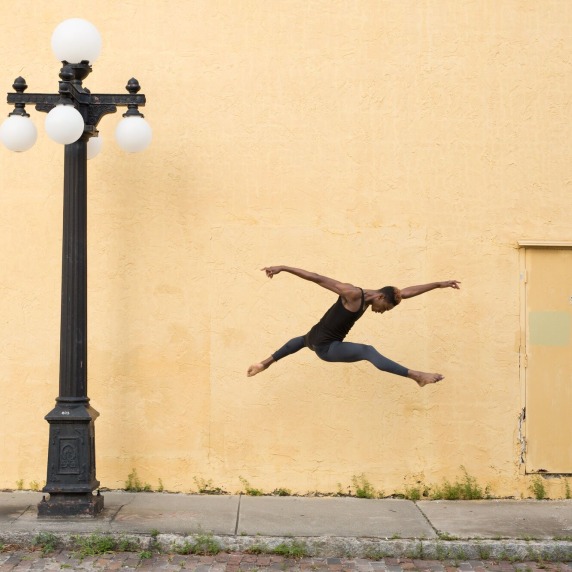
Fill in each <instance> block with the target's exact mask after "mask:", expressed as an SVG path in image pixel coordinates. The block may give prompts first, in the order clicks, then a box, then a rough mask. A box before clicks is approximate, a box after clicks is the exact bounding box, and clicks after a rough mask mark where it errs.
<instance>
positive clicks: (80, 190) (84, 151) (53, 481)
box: [0, 18, 151, 517]
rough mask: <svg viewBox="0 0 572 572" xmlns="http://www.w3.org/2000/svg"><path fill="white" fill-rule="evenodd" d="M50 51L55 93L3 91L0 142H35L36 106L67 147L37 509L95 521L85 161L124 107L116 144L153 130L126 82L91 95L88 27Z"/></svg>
mask: <svg viewBox="0 0 572 572" xmlns="http://www.w3.org/2000/svg"><path fill="white" fill-rule="evenodd" d="M52 49H53V51H54V53H55V54H56V56H57V58H58V59H59V60H60V61H61V62H62V65H63V67H62V68H61V71H60V74H59V77H60V82H59V89H58V93H57V94H43V93H28V94H26V93H25V91H26V89H27V87H28V86H27V85H26V81H25V80H24V79H23V78H21V77H19V78H17V79H16V80H15V82H14V85H13V88H14V92H15V93H9V94H8V103H10V104H13V105H14V110H13V111H12V112H11V113H10V114H9V116H8V119H6V120H5V121H4V123H3V124H2V125H1V126H0V140H1V141H2V142H3V143H4V145H5V146H6V147H8V148H9V149H11V150H12V151H25V150H26V149H29V148H30V147H31V146H32V145H33V144H34V142H35V140H36V135H37V132H36V128H35V127H34V125H33V123H32V121H31V120H30V116H29V114H28V113H27V112H26V108H25V106H26V104H34V105H35V106H36V109H37V110H38V111H43V112H46V113H47V114H48V115H47V117H46V121H45V129H46V131H47V133H48V136H49V137H50V138H51V139H53V140H55V141H56V142H58V143H61V144H63V145H65V155H64V193H63V194H64V209H63V251H62V299H61V330H60V379H59V396H58V397H57V398H56V405H55V407H54V408H53V409H52V410H51V411H50V412H49V413H48V414H47V415H46V417H45V419H46V420H47V421H48V423H49V428H50V431H49V446H48V470H47V481H46V486H45V487H44V488H43V492H45V493H49V495H48V496H44V498H43V500H42V501H41V502H40V503H39V504H38V516H40V517H51V516H58V517H59V516H80V515H81V516H95V515H97V514H99V513H100V512H101V510H102V509H103V504H104V500H103V496H102V495H100V494H99V491H98V492H97V494H94V491H95V490H96V489H97V488H98V487H99V481H98V480H97V479H96V474H95V426H94V421H95V419H96V418H97V417H98V415H99V413H97V411H95V409H93V407H91V405H90V403H89V398H88V396H87V159H88V158H91V157H93V156H95V155H96V154H97V152H98V150H99V148H100V145H99V144H98V143H100V141H101V139H100V137H99V132H98V130H97V126H98V124H99V121H100V119H101V118H102V117H103V116H104V115H106V114H109V113H115V112H116V111H117V107H118V106H124V107H127V112H126V113H125V114H124V115H123V117H124V118H123V120H122V121H121V122H120V123H119V124H118V126H117V129H116V138H117V142H118V143H119V145H120V147H121V148H123V149H124V150H125V151H128V152H135V151H141V150H143V149H144V148H145V147H147V145H148V144H149V143H150V141H151V128H150V127H149V125H148V124H147V122H146V121H145V119H144V118H143V115H142V114H141V113H140V112H139V107H141V106H144V105H145V96H144V95H141V94H139V93H138V92H139V89H140V87H139V83H138V82H137V80H136V79H131V80H129V82H128V84H127V88H126V89H127V91H128V94H105V95H104V94H92V93H91V92H90V91H89V90H88V89H87V88H85V87H84V86H83V83H82V82H83V80H84V79H85V78H86V77H87V76H88V75H89V73H90V72H91V71H92V67H91V64H92V63H93V62H94V61H95V59H96V58H97V56H98V55H99V52H100V49H101V38H100V35H99V32H98V31H97V29H96V28H95V27H94V26H93V25H92V24H90V23H89V22H87V21H85V20H82V19H79V18H73V19H70V20H65V21H64V22H62V23H61V24H60V25H59V26H58V27H57V28H56V29H55V31H54V33H53V35H52Z"/></svg>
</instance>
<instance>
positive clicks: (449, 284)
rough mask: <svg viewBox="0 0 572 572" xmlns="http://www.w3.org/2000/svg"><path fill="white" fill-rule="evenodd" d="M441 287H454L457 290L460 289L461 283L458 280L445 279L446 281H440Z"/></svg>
mask: <svg viewBox="0 0 572 572" xmlns="http://www.w3.org/2000/svg"><path fill="white" fill-rule="evenodd" d="M439 288H454V289H455V290H460V289H461V283H460V282H459V281H458V280H445V282H439Z"/></svg>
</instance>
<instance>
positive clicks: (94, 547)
mask: <svg viewBox="0 0 572 572" xmlns="http://www.w3.org/2000/svg"><path fill="white" fill-rule="evenodd" d="M72 540H73V546H74V552H75V553H76V554H77V555H78V556H79V557H81V558H85V557H86V556H98V555H100V554H109V553H111V552H113V551H114V550H116V549H117V543H116V541H115V539H114V538H113V536H111V534H100V533H93V534H90V535H89V536H79V535H76V536H72Z"/></svg>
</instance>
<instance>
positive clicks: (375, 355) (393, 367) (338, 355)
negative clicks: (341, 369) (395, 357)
mask: <svg viewBox="0 0 572 572" xmlns="http://www.w3.org/2000/svg"><path fill="white" fill-rule="evenodd" d="M304 347H306V342H305V340H304V336H298V337H297V338H292V339H291V340H289V341H288V342H286V343H285V344H284V345H283V346H282V347H281V348H280V349H279V350H278V351H277V352H275V353H273V354H272V357H273V359H274V361H278V360H279V359H282V358H283V357H286V356H289V355H292V354H294V353H296V352H298V351H300V350H301V349H302V348H304ZM316 355H317V356H318V357H319V358H320V359H322V360H324V361H329V362H344V363H353V362H356V361H364V360H365V361H368V362H370V363H371V364H373V365H374V366H375V367H376V368H377V369H380V370H381V371H387V372H388V373H394V374H395V375H401V376H403V377H407V373H408V371H409V370H408V369H407V368H406V367H403V366H402V365H400V364H398V363H396V362H394V361H391V360H390V359H388V358H386V357H385V356H382V355H381V354H380V353H379V352H378V351H377V350H376V349H375V348H374V347H373V346H368V345H365V344H354V343H353V342H332V343H331V344H329V345H325V346H318V347H317V348H316Z"/></svg>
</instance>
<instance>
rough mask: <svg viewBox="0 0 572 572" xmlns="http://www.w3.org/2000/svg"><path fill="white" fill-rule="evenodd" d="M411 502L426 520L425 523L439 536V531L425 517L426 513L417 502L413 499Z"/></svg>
mask: <svg viewBox="0 0 572 572" xmlns="http://www.w3.org/2000/svg"><path fill="white" fill-rule="evenodd" d="M413 504H414V505H415V506H416V507H417V510H418V511H419V512H420V513H421V514H422V515H423V518H424V519H425V520H426V521H427V524H428V525H429V526H430V527H431V528H432V529H433V532H435V534H436V535H437V537H439V531H438V530H437V529H436V528H435V527H434V526H433V523H432V522H431V521H430V520H429V519H428V518H427V515H426V514H425V513H424V512H423V511H422V510H421V507H420V506H419V505H418V504H417V502H416V501H413Z"/></svg>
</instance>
